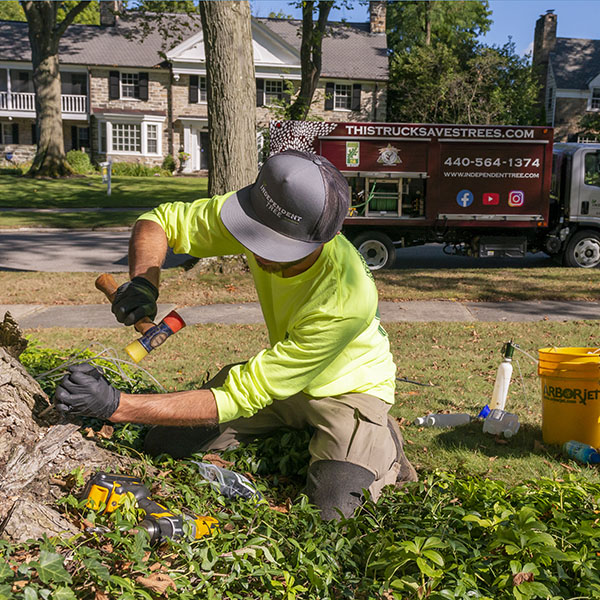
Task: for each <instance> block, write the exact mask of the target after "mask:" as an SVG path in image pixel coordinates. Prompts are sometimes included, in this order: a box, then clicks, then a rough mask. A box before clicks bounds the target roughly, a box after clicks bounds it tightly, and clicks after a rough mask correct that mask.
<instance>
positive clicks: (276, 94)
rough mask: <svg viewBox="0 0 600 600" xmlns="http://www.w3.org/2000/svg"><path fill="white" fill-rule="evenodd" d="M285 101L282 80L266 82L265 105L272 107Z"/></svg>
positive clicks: (267, 80)
mask: <svg viewBox="0 0 600 600" xmlns="http://www.w3.org/2000/svg"><path fill="white" fill-rule="evenodd" d="M282 100H283V81H281V80H280V79H266V80H265V104H266V105H270V104H274V103H275V102H281V101H282Z"/></svg>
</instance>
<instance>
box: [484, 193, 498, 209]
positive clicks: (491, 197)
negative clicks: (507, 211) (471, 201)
mask: <svg viewBox="0 0 600 600" xmlns="http://www.w3.org/2000/svg"><path fill="white" fill-rule="evenodd" d="M493 204H500V194H496V193H493V192H485V193H484V194H483V205H484V206H492V205H493Z"/></svg>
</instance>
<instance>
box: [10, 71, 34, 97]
mask: <svg viewBox="0 0 600 600" xmlns="http://www.w3.org/2000/svg"><path fill="white" fill-rule="evenodd" d="M10 87H11V90H12V91H13V92H16V93H25V94H33V92H34V89H33V73H32V72H31V71H11V72H10Z"/></svg>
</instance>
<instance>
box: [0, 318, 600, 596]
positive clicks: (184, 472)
mask: <svg viewBox="0 0 600 600" xmlns="http://www.w3.org/2000/svg"><path fill="white" fill-rule="evenodd" d="M432 326H433V325H432ZM546 326H547V327H548V330H547V331H546V332H545V333H544V334H542V333H541V332H540V331H541V330H536V327H535V325H528V326H527V327H529V328H530V329H528V330H526V329H523V327H524V326H523V325H521V334H522V335H525V333H526V332H527V331H528V332H529V336H530V337H531V336H535V335H537V338H536V339H537V340H539V341H540V342H541V341H543V340H544V339H547V338H550V337H551V338H552V339H555V340H560V339H561V335H562V330H561V327H560V324H554V325H551V324H546ZM415 327H416V326H415ZM419 327H420V329H419V332H420V333H418V332H417V330H416V329H415V330H413V329H411V327H410V326H408V325H401V326H400V325H399V326H398V327H397V328H390V329H391V336H392V340H394V341H395V342H396V341H398V340H399V339H404V340H405V343H404V346H403V347H402V352H401V353H399V355H398V356H397V357H396V358H397V360H398V362H399V364H400V368H401V369H404V370H405V373H406V374H407V375H409V376H411V377H415V378H416V377H420V378H421V379H423V380H427V379H430V378H431V377H434V378H436V379H435V381H436V383H437V384H438V385H439V384H440V383H442V379H441V374H440V371H442V372H444V373H446V374H447V372H448V371H452V370H453V369H456V368H457V365H459V364H460V363H456V365H455V362H454V361H462V362H463V363H465V364H464V365H463V367H462V369H463V371H464V372H469V373H470V375H471V376H472V377H471V379H470V381H475V380H476V379H477V372H476V370H475V368H474V366H475V365H478V366H479V368H481V370H482V372H483V371H487V370H489V368H490V367H492V366H493V365H495V364H497V356H496V353H494V352H491V350H492V349H493V348H494V340H493V339H490V338H491V337H492V333H493V332H494V335H497V336H498V338H499V339H503V338H504V337H505V335H506V334H507V333H510V331H511V329H510V328H511V327H516V326H514V325H512V326H511V325H509V324H505V325H504V326H500V331H498V330H497V329H494V327H496V328H498V327H499V326H498V324H495V325H486V327H489V328H490V329H489V330H488V329H486V328H485V327H484V328H483V329H478V326H472V325H470V326H469V327H471V328H472V329H470V330H468V331H467V329H466V326H465V325H464V324H461V325H460V326H459V325H453V326H452V327H454V328H452V327H450V328H449V329H445V328H443V327H441V325H440V324H437V327H436V328H435V330H434V329H428V328H427V327H425V326H423V325H422V324H421V325H420V326H419ZM473 327H474V329H473ZM505 327H506V328H507V329H506V328H505ZM208 329H209V331H208V332H207V340H208V339H210V338H214V337H215V331H213V330H212V329H211V328H208ZM226 329H227V328H226ZM227 331H228V332H229V334H230V335H229V336H228V337H227V339H228V342H227V344H228V346H229V345H231V346H232V347H233V349H234V350H235V351H237V352H239V351H240V346H237V345H236V344H242V342H241V341H238V340H236V338H235V336H234V335H233V332H234V331H235V329H234V328H231V329H227ZM461 331H462V334H461ZM473 331H475V332H476V335H474V334H473ZM225 332H226V331H225V330H224V329H223V328H220V331H219V333H220V336H221V337H223V334H224V333H225ZM515 332H516V331H515ZM195 333H196V336H195V337H196V343H198V339H197V337H198V334H199V332H198V331H196V332H195ZM248 333H249V331H248V328H244V330H243V332H242V335H243V336H245V338H248ZM250 333H251V334H252V336H250V337H255V338H256V339H255V340H254V342H253V343H254V344H257V343H259V342H261V341H262V331H259V330H258V328H257V330H256V331H254V330H252V332H250ZM419 335H421V336H422V337H421V338H420V339H419ZM573 335H575V338H573ZM592 335H593V332H592V327H591V324H585V323H580V324H578V325H577V326H573V327H571V331H570V336H571V339H575V340H580V341H581V342H583V341H585V340H587V339H588V338H589V337H591V336H592ZM398 336H400V337H398ZM544 336H546V337H544ZM431 337H433V338H434V339H433V340H432V339H430V338H431ZM413 338H414V343H415V344H416V346H415V348H416V347H417V346H426V345H427V344H429V346H430V348H429V352H430V354H433V356H431V357H430V362H432V363H437V364H436V365H435V366H433V365H428V369H431V373H430V372H429V371H428V370H427V369H426V370H424V371H423V370H421V372H411V371H410V370H409V369H410V368H412V367H411V361H410V360H409V356H405V355H406V354H410V352H412V351H414V352H415V353H416V350H415V349H414V348H413V347H412V346H411V345H410V344H409V342H408V340H409V339H413ZM424 340H427V342H424ZM467 343H471V344H473V346H472V347H470V348H468V349H467V350H468V354H473V353H474V351H473V348H475V349H476V352H475V354H476V355H477V356H478V358H477V362H473V363H470V362H468V361H467V360H466V358H465V356H466V355H465V354H461V347H464V346H465V345H466V344H467ZM206 345H207V348H206V349H207V351H210V347H209V343H208V341H207V342H206ZM451 345H454V347H456V356H454V357H452V360H451V362H449V363H447V364H445V363H443V362H442V360H441V358H440V356H441V355H443V356H446V355H447V354H448V350H449V349H450V347H451ZM394 346H397V344H396V343H395V344H394ZM431 346H437V348H432V347H431ZM180 351H181V349H180ZM423 351H424V350H423ZM463 352H464V348H463ZM223 358H224V359H227V358H228V357H223ZM64 359H65V353H64V352H59V351H54V350H47V349H43V348H41V347H39V346H35V345H33V347H32V348H31V350H28V351H27V353H26V354H25V355H24V356H23V362H24V363H25V364H26V366H27V368H28V369H29V370H30V371H31V372H32V373H33V374H39V373H41V372H43V371H47V370H48V369H52V368H55V367H60V366H61V364H62V363H63V361H64ZM449 360H450V359H449ZM413 361H414V362H415V368H416V365H417V364H420V363H422V362H423V359H422V358H421V357H419V356H413ZM108 375H109V376H110V377H112V376H113V375H112V373H111V371H108ZM126 375H127V377H123V376H121V375H119V376H118V377H119V379H118V380H116V384H117V385H118V386H119V387H121V388H122V389H126V388H127V386H130V387H129V388H128V389H132V390H134V391H140V390H142V389H149V388H151V387H152V385H153V384H152V382H150V381H148V380H147V379H146V378H145V377H144V376H143V375H142V374H140V373H139V372H136V373H135V374H134V373H129V372H128V373H126ZM473 375H475V376H473ZM491 379H493V376H492V377H491ZM487 383H489V382H488V381H486V385H487ZM43 384H44V386H45V389H46V391H47V392H48V393H50V394H51V393H52V389H53V386H54V380H53V379H52V378H51V377H45V378H44V379H43ZM526 384H527V382H526ZM415 389H419V388H415ZM434 389H435V388H424V390H425V395H426V397H427V402H435V401H436V396H437V397H438V400H437V402H438V403H439V402H440V400H439V394H436V393H435V392H434V391H433V390H434ZM476 389H477V388H476V387H475V388H472V390H471V393H476ZM465 391H466V392H467V393H466V397H465V396H461V397H458V398H456V399H454V400H453V403H452V404H451V405H450V407H455V408H460V407H464V406H468V407H470V406H471V405H473V406H474V405H476V403H477V401H475V400H473V399H472V398H469V391H470V388H469V387H468V386H467V387H466V389H465V390H463V392H465ZM399 394H400V398H401V402H403V403H405V402H411V398H415V400H414V402H415V403H418V394H417V395H412V396H411V395H410V390H402V391H400V392H399ZM427 394H431V395H429V396H427ZM418 410H420V409H419V407H418V406H413V407H412V409H411V413H415V412H416V411H418ZM86 425H88V426H91V427H93V428H95V429H98V428H99V427H100V425H101V424H100V423H97V422H93V421H92V422H90V423H87V424H86ZM143 434H144V428H142V427H138V426H132V425H126V426H120V427H116V428H115V433H114V435H113V436H112V438H110V439H107V440H104V441H103V442H101V443H103V444H106V445H107V446H108V447H109V448H111V449H112V450H115V451H117V452H121V453H127V454H130V455H133V456H136V457H138V459H139V463H138V466H137V467H136V474H137V475H139V476H142V477H144V474H145V473H147V472H149V468H150V467H155V468H156V469H157V474H155V475H153V476H151V477H150V476H146V477H145V479H146V481H147V483H148V484H149V485H150V486H151V487H152V491H153V494H155V495H156V496H155V499H157V500H158V501H160V502H161V503H162V504H165V505H166V506H168V507H169V508H171V509H173V510H176V511H177V510H181V509H182V508H185V509H186V510H188V511H190V512H191V513H194V514H201V515H205V514H210V515H212V516H216V517H217V518H218V519H219V521H220V523H221V530H220V532H219V533H218V534H217V535H215V536H214V537H210V538H202V539H200V540H198V541H195V542H189V541H186V540H175V541H170V542H167V543H166V544H163V545H162V546H159V547H155V546H154V547H151V546H149V544H148V541H147V537H146V535H145V533H143V532H137V533H135V532H134V531H135V525H136V523H137V522H139V518H140V515H138V514H137V513H136V510H135V508H134V507H132V506H131V505H127V504H125V505H123V506H122V507H121V509H120V510H118V511H116V512H115V513H113V514H112V515H111V516H110V517H107V516H104V515H99V514H96V513H94V512H92V511H90V510H88V509H86V508H85V507H84V506H83V504H82V502H81V501H80V500H79V497H78V496H79V493H80V491H81V486H82V485H83V482H84V478H83V468H82V470H81V471H80V472H77V473H73V474H72V476H71V477H70V478H66V477H65V479H67V480H69V481H71V486H72V487H71V488H70V490H67V491H65V493H64V496H63V498H62V500H61V501H60V507H61V510H62V511H63V512H64V513H65V514H66V516H67V517H68V518H69V519H70V520H72V521H73V522H74V523H77V524H82V525H91V524H93V525H95V526H102V527H105V528H106V531H105V532H104V533H89V532H85V531H84V532H82V533H81V534H79V535H78V536H76V537H74V538H73V539H71V540H69V541H68V542H65V541H63V542H59V541H56V540H43V541H41V542H39V541H32V542H31V543H28V544H23V545H14V544H13V545H10V544H8V543H6V542H0V599H1V598H26V599H27V600H35V599H37V598H43V599H47V598H48V599H49V598H51V599H54V598H57V599H59V600H60V599H65V600H66V599H72V598H82V599H87V598H90V599H94V600H104V599H105V598H123V599H125V600H128V599H137V598H144V599H151V598H159V597H168V598H177V599H179V598H181V599H184V598H231V599H238V598H239V599H246V598H264V599H267V598H269V599H270V598H284V599H288V600H291V599H295V598H298V599H300V598H315V599H317V598H335V599H337V598H358V599H367V598H382V599H386V600H390V599H392V598H394V599H398V600H400V599H405V598H431V599H442V598H446V599H450V598H455V599H470V598H489V599H494V600H495V599H503V598H516V599H518V600H520V599H522V598H523V599H525V598H552V599H553V600H559V599H561V600H562V599H573V600H574V599H575V598H577V599H580V598H581V599H583V598H597V597H600V536H599V532H598V523H599V521H600V512H599V511H600V507H599V501H600V484H599V483H598V481H597V477H596V476H593V475H592V476H590V474H589V473H588V472H587V471H589V469H585V470H582V471H581V472H574V473H572V474H569V473H568V470H571V471H572V470H573V467H570V469H568V470H565V469H560V468H559V461H560V460H561V459H558V461H557V460H556V457H552V456H551V455H550V454H548V455H546V458H544V460H546V461H547V462H549V463H550V462H553V463H554V465H553V466H552V468H551V469H550V472H552V471H554V472H555V475H554V476H551V477H538V478H536V479H528V480H526V481H520V482H518V483H506V482H503V481H500V480H499V479H498V478H495V479H487V478H486V477H485V474H484V473H480V474H479V475H473V474H469V473H472V470H470V469H465V470H462V471H461V469H460V468H459V467H458V465H454V466H453V468H452V470H453V472H449V471H448V470H446V471H442V470H439V469H432V468H430V469H428V468H427V467H426V466H424V465H421V467H422V468H421V481H420V482H419V483H417V484H411V485H410V486H408V487H406V488H405V489H404V490H395V489H388V490H387V491H386V492H385V493H384V495H383V497H382V498H381V499H380V500H379V502H378V503H377V504H376V505H375V504H372V503H369V502H368V503H367V504H365V506H364V508H363V509H362V511H361V512H360V513H358V514H357V515H355V516H354V517H353V518H352V519H348V520H345V521H342V522H340V523H323V522H322V521H321V520H320V518H319V517H318V514H317V513H316V511H315V510H314V509H313V508H312V507H311V506H309V505H308V504H307V503H306V502H305V501H304V500H302V499H297V494H298V493H299V492H300V491H301V486H302V480H303V469H304V468H305V466H306V461H307V456H308V455H307V443H308V435H306V434H303V433H302V434H298V433H290V432H282V433H280V434H279V435H278V436H275V437H272V438H268V439H267V440H264V441H261V442H255V443H253V444H250V445H248V446H245V447H243V448H239V449H237V450H235V451H231V452H228V453H225V454H224V456H223V458H224V459H225V460H228V461H230V462H231V465H232V466H231V467H230V468H234V469H236V470H238V471H240V472H244V473H247V474H248V475H249V476H251V477H253V478H254V480H255V482H256V484H257V486H258V487H259V489H260V490H261V491H262V492H263V494H264V495H265V497H266V498H267V499H268V503H269V504H268V505H266V504H259V505H255V504H251V503H249V502H247V501H242V500H236V501H231V500H226V499H225V498H223V497H222V496H220V495H218V494H217V493H216V492H215V491H214V490H212V489H211V488H210V486H208V485H207V484H206V482H205V481H204V480H202V478H201V477H200V476H199V475H198V473H197V471H196V468H195V467H194V465H193V464H191V463H190V462H189V461H184V460H180V461H173V460H171V459H169V458H165V459H164V460H157V461H155V462H154V463H151V462H150V461H149V460H148V459H146V458H144V457H143V456H142V455H140V453H139V450H140V444H141V439H142V436H143ZM405 435H407V433H406V430H405ZM419 435H431V433H430V432H425V434H423V433H421V434H415V433H414V432H413V430H412V429H411V431H410V436H409V437H411V438H414V439H416V440H417V444H420V443H421V442H420V441H419V440H420V439H421V438H419V437H418V436H419ZM430 441H431V440H430ZM520 444H521V445H522V446H523V447H524V446H525V443H524V442H523V441H521V442H520ZM429 445H430V447H431V444H429ZM517 447H519V446H517ZM502 448H504V446H502V447H500V449H502ZM412 449H413V448H412V447H410V446H409V447H408V452H411V450H412ZM434 450H435V449H434ZM513 453H514V450H513ZM508 459H510V455H509V456H508ZM562 462H564V460H563V461H562ZM507 464H510V462H508V461H507ZM567 466H568V465H567ZM300 498H301V497H300Z"/></svg>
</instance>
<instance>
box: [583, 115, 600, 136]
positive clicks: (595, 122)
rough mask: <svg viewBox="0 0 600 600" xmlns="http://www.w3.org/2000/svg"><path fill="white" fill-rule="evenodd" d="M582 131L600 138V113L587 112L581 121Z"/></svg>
mask: <svg viewBox="0 0 600 600" xmlns="http://www.w3.org/2000/svg"><path fill="white" fill-rule="evenodd" d="M579 126H580V127H581V133H582V134H583V135H586V136H587V137H595V138H596V139H597V140H600V113H597V112H594V113H586V114H585V115H584V116H583V117H581V120H580V121H579Z"/></svg>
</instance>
